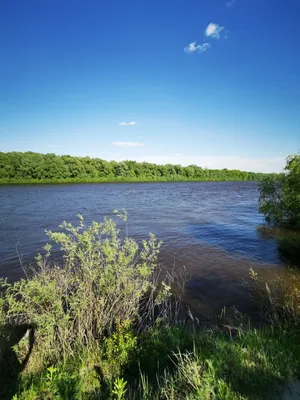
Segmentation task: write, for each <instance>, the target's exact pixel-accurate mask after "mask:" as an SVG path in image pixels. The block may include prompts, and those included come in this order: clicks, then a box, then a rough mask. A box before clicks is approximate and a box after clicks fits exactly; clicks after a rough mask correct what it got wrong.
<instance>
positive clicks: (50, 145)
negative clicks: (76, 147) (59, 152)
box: [48, 144, 56, 149]
mask: <svg viewBox="0 0 300 400" xmlns="http://www.w3.org/2000/svg"><path fill="white" fill-rule="evenodd" d="M48 147H50V148H51V149H55V147H56V146H55V144H48Z"/></svg>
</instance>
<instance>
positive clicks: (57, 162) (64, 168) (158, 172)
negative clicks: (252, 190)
mask: <svg viewBox="0 0 300 400" xmlns="http://www.w3.org/2000/svg"><path fill="white" fill-rule="evenodd" d="M265 176H266V174H264V173H254V172H246V171H239V170H228V169H222V170H217V169H207V168H201V167H199V166H197V165H189V166H187V167H183V166H181V165H173V164H166V165H157V164H153V163H148V162H142V163H138V162H136V161H121V162H116V161H105V160H102V159H99V158H90V157H73V156H69V155H62V156H58V155H56V154H52V153H48V154H41V153H34V152H30V151H29V152H23V153H22V152H9V153H4V152H0V182H1V183H14V182H16V183H17V182H20V183H22V182H24V183H26V182H64V181H65V182H67V181H70V182H76V181H78V182H89V181H91V182H97V181H98V182H105V181H106V182H114V181H129V182H130V181H145V182H146V181H261V180H263V179H264V178H265Z"/></svg>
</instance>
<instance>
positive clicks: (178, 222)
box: [0, 182, 282, 313]
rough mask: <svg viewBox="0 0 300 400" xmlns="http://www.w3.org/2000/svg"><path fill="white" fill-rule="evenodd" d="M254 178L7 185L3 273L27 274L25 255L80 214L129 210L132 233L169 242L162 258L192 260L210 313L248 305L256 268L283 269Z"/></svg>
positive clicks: (2, 214)
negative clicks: (247, 281) (265, 232)
mask: <svg viewBox="0 0 300 400" xmlns="http://www.w3.org/2000/svg"><path fill="white" fill-rule="evenodd" d="M257 202H258V188H257V184H256V183H254V182H192V183H190V182H187V183H130V184H120V183H119V184H68V185H21V186H1V187H0V206H1V207H0V224H1V228H0V243H1V248H0V274H1V276H5V277H8V278H9V279H12V280H14V279H17V278H18V277H20V276H21V275H22V268H21V266H20V260H21V261H22V262H24V263H27V262H30V261H32V260H33V258H34V256H35V255H36V254H37V252H39V251H41V248H42V246H43V245H44V244H45V243H46V240H47V238H46V235H45V230H46V229H48V230H55V229H57V227H58V225H59V224H60V223H61V222H62V221H63V220H67V221H70V222H75V221H76V214H77V213H81V214H83V215H84V217H85V220H86V222H91V221H92V220H96V221H99V220H101V219H102V218H103V216H110V215H112V211H113V210H114V209H116V208H118V209H121V208H125V209H126V210H127V211H128V213H129V220H128V230H129V234H130V235H132V236H134V237H135V238H136V239H138V240H140V239H142V238H145V236H147V235H148V233H149V232H152V233H154V234H155V235H156V236H157V237H158V238H159V239H161V240H162V241H163V243H164V244H163V248H162V253H161V262H162V263H164V264H165V265H167V266H169V267H172V266H174V265H175V268H177V269H178V268H180V267H182V266H183V265H185V267H186V270H187V272H188V274H189V275H190V276H191V280H190V281H189V283H188V285H187V289H188V297H189V299H190V300H191V304H193V305H197V306H199V307H200V308H201V310H202V311H203V312H208V313H209V312H211V310H218V309H220V308H222V306H224V305H226V306H234V305H238V306H241V305H242V306H244V307H245V308H247V306H248V303H247V301H248V300H247V290H246V289H245V287H244V285H243V282H242V279H243V278H246V277H248V271H249V268H250V267H255V268H258V269H262V270H264V272H266V271H269V272H268V273H270V274H273V273H274V272H275V271H277V270H278V269H280V268H282V264H281V262H280V259H279V258H278V252H277V247H276V243H275V241H274V240H273V239H272V238H268V237H263V236H261V235H260V234H259V232H258V231H257V228H258V227H259V226H260V225H261V224H262V223H263V217H262V216H261V215H260V214H259V212H258V209H257Z"/></svg>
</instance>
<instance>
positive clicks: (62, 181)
mask: <svg viewBox="0 0 300 400" xmlns="http://www.w3.org/2000/svg"><path fill="white" fill-rule="evenodd" d="M176 182H178V183H181V182H182V183H184V182H187V183H192V182H195V183H197V182H249V181H244V180H241V179H227V180H225V179H213V180H212V179H206V180H205V179H180V178H176V179H175V178H169V179H166V178H154V179H153V180H138V179H136V178H114V179H106V178H104V179H99V178H95V179H91V178H89V179H84V178H83V179H26V180H21V179H10V180H3V179H0V185H48V184H49V185H50V184H76V183H79V184H80V183H82V184H84V183H87V184H88V183H176ZM251 182H259V181H255V180H254V181H251Z"/></svg>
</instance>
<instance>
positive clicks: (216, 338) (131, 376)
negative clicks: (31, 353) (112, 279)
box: [15, 327, 300, 400]
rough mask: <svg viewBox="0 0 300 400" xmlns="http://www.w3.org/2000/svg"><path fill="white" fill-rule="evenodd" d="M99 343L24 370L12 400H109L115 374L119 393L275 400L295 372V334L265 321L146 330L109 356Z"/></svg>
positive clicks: (299, 347) (298, 353)
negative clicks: (256, 325)
mask: <svg viewBox="0 0 300 400" xmlns="http://www.w3.org/2000/svg"><path fill="white" fill-rule="evenodd" d="M131 339H132V337H131ZM131 339H129V338H128V340H131ZM125 342H126V340H125ZM123 345H124V343H123ZM106 346H107V345H105V344H104V345H103V344H102V346H99V349H97V350H95V353H94V354H93V353H90V354H87V353H85V352H84V351H82V352H81V353H80V354H78V355H77V357H76V360H75V359H74V358H70V359H69V360H67V361H66V362H65V363H60V364H57V365H55V367H50V369H49V368H48V369H46V368H45V369H44V370H43V371H41V372H40V373H37V374H25V375H24V376H23V377H22V378H21V380H20V382H19V385H18V388H17V394H16V396H15V398H16V399H51V398H55V399H77V398H78V399H81V398H91V399H97V398H99V399H116V398H118V397H117V394H115V393H114V392H115V383H116V382H118V381H119V380H122V382H124V383H125V388H126V393H125V395H124V396H121V397H120V398H121V399H123V398H124V399H127V398H128V399H157V400H158V399H205V400H206V399H207V400H210V399H220V400H225V399H232V400H233V399H268V398H269V399H274V397H275V396H276V394H277V393H280V389H281V387H282V385H283V384H284V383H285V382H286V381H288V380H290V379H293V378H295V377H299V373H300V369H299V368H300V365H299V360H300V344H299V341H298V340H297V337H296V336H295V335H293V334H292V335H291V334H286V333H285V332H283V331H281V330H279V329H272V328H270V327H269V328H264V329H261V330H255V329H251V328H250V329H249V330H248V331H246V332H243V331H242V330H238V331H235V334H234V336H233V335H230V334H229V333H228V332H227V333H224V332H221V331H220V330H215V331H206V330H204V329H201V330H200V329H199V330H194V329H193V330H189V329H188V330H186V329H184V328H183V327H169V328H166V327H164V328H152V329H150V330H149V331H148V332H147V333H145V334H143V335H142V336H141V337H140V338H139V339H138V340H137V341H136V344H135V345H134V346H129V348H128V349H127V350H126V351H125V350H124V349H122V350H121V349H120V348H117V349H115V352H114V353H113V354H109V355H108V354H107V353H106V351H107V348H106ZM100 348H101V350H100ZM121 352H123V353H124V355H125V353H126V358H123V362H122V361H120V358H119V356H120V353H121ZM100 354H101V355H100ZM121 360H122V357H121ZM116 371H117V373H116Z"/></svg>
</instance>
